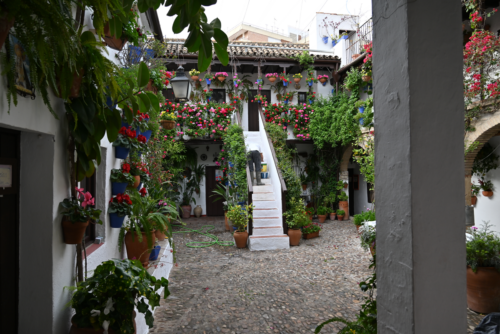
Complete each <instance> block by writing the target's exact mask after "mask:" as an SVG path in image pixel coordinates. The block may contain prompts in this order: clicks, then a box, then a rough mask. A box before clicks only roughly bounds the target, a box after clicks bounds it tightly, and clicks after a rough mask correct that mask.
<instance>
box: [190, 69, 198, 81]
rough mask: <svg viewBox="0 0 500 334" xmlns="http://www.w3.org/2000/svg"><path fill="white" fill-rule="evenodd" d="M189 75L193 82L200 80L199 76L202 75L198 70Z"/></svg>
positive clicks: (193, 70)
mask: <svg viewBox="0 0 500 334" xmlns="http://www.w3.org/2000/svg"><path fill="white" fill-rule="evenodd" d="M189 75H190V76H191V80H193V81H196V82H197V81H198V79H199V78H200V77H199V75H200V71H197V70H196V69H194V68H193V69H192V70H191V71H189Z"/></svg>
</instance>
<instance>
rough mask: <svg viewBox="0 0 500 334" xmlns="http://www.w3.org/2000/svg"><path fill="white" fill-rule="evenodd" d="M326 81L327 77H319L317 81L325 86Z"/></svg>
mask: <svg viewBox="0 0 500 334" xmlns="http://www.w3.org/2000/svg"><path fill="white" fill-rule="evenodd" d="M327 81H328V79H327V78H321V79H319V82H321V84H322V85H323V86H326V83H327Z"/></svg>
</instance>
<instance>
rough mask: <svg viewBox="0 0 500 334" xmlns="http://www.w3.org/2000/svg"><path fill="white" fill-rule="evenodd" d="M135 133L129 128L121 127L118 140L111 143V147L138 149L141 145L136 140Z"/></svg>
mask: <svg viewBox="0 0 500 334" xmlns="http://www.w3.org/2000/svg"><path fill="white" fill-rule="evenodd" d="M136 137H137V132H136V131H135V130H132V129H131V127H130V126H128V127H125V126H122V128H121V129H120V131H119V132H118V138H117V139H116V140H115V141H114V142H113V146H121V147H125V148H128V149H140V148H141V147H142V144H141V143H140V142H139V140H137V138H136Z"/></svg>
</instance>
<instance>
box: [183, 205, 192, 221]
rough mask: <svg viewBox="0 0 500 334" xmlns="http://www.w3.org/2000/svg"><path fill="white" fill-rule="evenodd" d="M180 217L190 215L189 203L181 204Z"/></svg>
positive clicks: (185, 217) (184, 217)
mask: <svg viewBox="0 0 500 334" xmlns="http://www.w3.org/2000/svg"><path fill="white" fill-rule="evenodd" d="M181 208H182V218H183V219H187V218H189V217H191V205H182V206H181Z"/></svg>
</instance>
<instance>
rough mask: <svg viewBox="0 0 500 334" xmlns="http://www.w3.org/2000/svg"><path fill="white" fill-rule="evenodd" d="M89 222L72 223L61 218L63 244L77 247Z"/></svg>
mask: <svg viewBox="0 0 500 334" xmlns="http://www.w3.org/2000/svg"><path fill="white" fill-rule="evenodd" d="M88 225H89V222H88V221H87V222H75V223H72V222H71V221H70V220H69V219H67V218H66V217H63V220H62V228H63V237H64V243H65V244H67V245H78V244H80V243H81V242H82V240H83V236H84V235H85V230H86V229H87V226H88Z"/></svg>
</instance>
